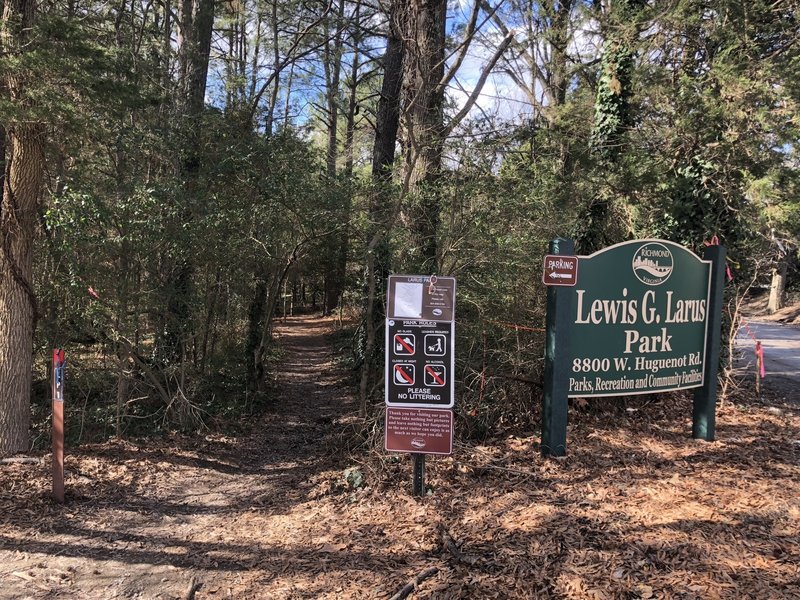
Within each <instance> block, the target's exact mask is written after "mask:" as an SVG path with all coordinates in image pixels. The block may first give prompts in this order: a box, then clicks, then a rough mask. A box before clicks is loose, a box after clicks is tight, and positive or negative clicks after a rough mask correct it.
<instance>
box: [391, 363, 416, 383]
mask: <svg viewBox="0 0 800 600" xmlns="http://www.w3.org/2000/svg"><path fill="white" fill-rule="evenodd" d="M394 382H395V383H396V384H397V385H414V365H409V364H397V365H395V366H394Z"/></svg>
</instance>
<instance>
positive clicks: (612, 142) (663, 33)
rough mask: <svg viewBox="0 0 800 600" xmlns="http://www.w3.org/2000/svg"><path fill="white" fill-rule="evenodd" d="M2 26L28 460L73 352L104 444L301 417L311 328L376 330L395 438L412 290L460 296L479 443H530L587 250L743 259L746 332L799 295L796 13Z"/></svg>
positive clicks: (4, 240) (695, 8)
mask: <svg viewBox="0 0 800 600" xmlns="http://www.w3.org/2000/svg"><path fill="white" fill-rule="evenodd" d="M0 12H2V23H0V165H1V166H2V170H1V171H0V182H2V204H0V207H1V209H0V456H7V455H10V454H13V453H15V452H18V451H24V450H27V449H28V448H29V447H30V444H31V439H30V437H29V433H28V432H29V429H30V426H31V424H32V425H33V426H34V427H36V428H41V427H42V426H43V423H44V421H45V419H46V417H47V415H48V414H49V394H48V391H47V384H46V378H47V371H46V361H47V358H48V353H49V349H50V348H52V347H63V348H66V350H67V356H68V364H69V378H70V383H69V386H70V398H71V399H72V402H71V404H70V407H69V410H71V411H73V413H74V414H75V415H76V416H77V417H78V418H76V419H74V420H73V421H72V422H73V423H76V425H74V426H71V427H72V429H71V430H70V435H71V436H72V437H73V438H74V439H80V438H82V437H85V438H86V439H88V438H89V437H91V436H97V437H104V436H105V437H109V436H113V435H115V436H119V437H123V436H126V435H135V434H137V433H139V432H142V431H157V430H160V429H173V428H183V429H186V430H195V429H197V428H198V427H201V426H203V425H206V426H212V425H213V423H214V422H215V420H217V419H225V418H228V417H241V416H243V415H248V414H251V413H252V412H253V411H254V410H256V409H257V408H258V407H259V406H260V405H261V404H262V403H264V402H266V401H268V400H269V399H270V366H271V363H272V362H273V361H274V359H275V353H276V352H277V351H278V350H277V348H276V346H275V344H274V343H273V337H272V329H273V324H274V323H275V320H276V319H278V318H280V317H281V316H282V315H284V314H287V313H288V312H291V311H302V310H319V311H324V312H325V313H328V314H332V313H333V314H337V311H341V313H342V314H343V315H347V317H348V318H352V320H353V321H354V322H355V323H356V327H355V329H354V331H352V332H350V333H349V334H348V335H347V336H346V345H347V346H348V349H349V351H348V356H350V360H351V364H350V366H351V367H352V370H353V385H354V386H358V387H359V390H360V394H361V397H360V412H361V416H362V417H369V416H370V415H372V414H373V413H374V412H375V411H374V410H373V408H374V406H375V405H376V402H377V404H381V403H382V396H381V389H380V386H381V383H382V374H381V370H380V364H381V361H380V356H379V354H380V351H381V346H382V341H381V340H382V329H381V327H382V316H381V315H382V310H383V306H382V302H383V295H384V293H385V292H384V282H385V278H386V276H387V274H388V273H403V272H409V273H410V272H415V273H427V274H430V273H437V274H446V275H452V276H455V277H457V278H458V282H459V302H458V316H457V317H458V324H457V327H458V332H459V338H458V339H459V348H458V355H457V357H458V360H457V369H458V372H457V374H456V379H457V382H458V391H457V397H458V402H457V407H456V410H457V415H458V417H457V418H458V419H459V427H458V430H459V431H460V432H462V433H463V434H465V435H482V434H484V433H485V432H487V431H489V430H490V429H491V428H492V427H494V426H495V425H496V424H497V423H498V421H499V420H501V419H503V420H504V421H505V422H511V423H514V422H527V421H528V420H530V419H532V418H534V417H533V416H532V415H531V411H532V407H535V406H536V404H537V402H538V399H539V394H540V381H541V368H542V361H541V356H542V343H543V335H542V333H541V332H540V331H539V330H538V329H539V328H541V327H542V324H543V322H544V290H543V287H542V285H541V283H540V279H541V272H540V268H541V257H542V255H543V254H544V253H545V249H546V246H547V243H548V241H549V240H550V239H552V238H554V237H556V236H569V237H572V238H574V239H575V240H576V242H577V245H578V248H579V249H580V251H581V252H582V253H589V252H592V251H594V250H596V249H598V248H600V247H603V246H605V245H608V244H612V243H615V242H619V241H623V240H626V239H631V238H634V237H660V238H665V239H669V240H673V241H676V242H679V243H681V244H684V245H686V246H688V247H689V248H692V249H694V250H699V249H701V248H702V247H703V244H704V242H707V241H710V240H711V239H712V237H713V236H717V237H718V239H719V240H720V241H721V242H722V243H723V244H725V245H726V246H727V248H728V255H729V266H730V269H731V276H732V281H731V282H730V283H729V286H728V293H729V295H730V299H731V303H730V305H729V309H728V331H730V330H731V329H732V328H734V329H735V326H736V314H735V306H736V302H735V301H736V299H737V298H738V297H739V296H740V295H741V294H742V293H743V292H744V290H745V289H747V288H749V287H751V286H760V287H768V286H770V285H772V286H773V292H774V302H772V304H773V307H774V308H777V307H778V305H779V304H780V301H781V298H782V296H783V293H784V289H786V288H787V286H788V287H791V286H792V285H797V270H796V269H797V249H798V237H800V200H799V198H800V196H798V193H799V192H800V187H799V186H798V183H799V181H798V173H799V172H800V171H798V169H799V168H800V155H799V154H798V150H799V149H798V145H797V141H798V133H800V112H798V101H800V46H798V39H800V19H799V18H798V3H797V2H796V1H795V0H771V1H767V0H753V1H751V2H746V3H733V2H725V1H722V0H669V1H666V2H646V1H644V0H641V1H640V0H603V1H591V2H589V1H583V0H567V1H555V0H553V1H549V0H548V1H530V2H523V1H521V0H505V1H494V0H462V1H461V2H449V3H448V2H446V0H386V1H383V2H381V1H379V0H374V1H373V0H329V1H326V0H230V1H228V0H225V1H214V0H181V1H180V2H171V0H132V1H131V2H127V1H126V0H121V1H119V2H109V3H98V2H94V1H93V0H48V1H44V0H41V1H39V2H36V1H35V0H0ZM726 360H727V358H726ZM31 419H32V421H31Z"/></svg>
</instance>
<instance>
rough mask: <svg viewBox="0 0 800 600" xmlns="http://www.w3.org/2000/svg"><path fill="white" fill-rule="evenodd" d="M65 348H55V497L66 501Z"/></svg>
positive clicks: (53, 393)
mask: <svg viewBox="0 0 800 600" xmlns="http://www.w3.org/2000/svg"><path fill="white" fill-rule="evenodd" d="M65 366H66V358H65V353H64V351H63V350H58V349H54V350H53V380H52V381H53V383H52V395H53V498H54V499H55V500H56V502H60V503H62V504H63V502H64V375H65Z"/></svg>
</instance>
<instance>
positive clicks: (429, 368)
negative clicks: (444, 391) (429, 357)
mask: <svg viewBox="0 0 800 600" xmlns="http://www.w3.org/2000/svg"><path fill="white" fill-rule="evenodd" d="M446 382H447V368H446V367H445V366H444V365H425V385H429V386H431V387H443V386H444V385H445V383H446Z"/></svg>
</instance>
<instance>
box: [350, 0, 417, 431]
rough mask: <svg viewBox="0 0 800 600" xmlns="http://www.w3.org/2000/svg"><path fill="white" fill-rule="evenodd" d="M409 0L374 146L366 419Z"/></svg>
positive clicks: (395, 22)
mask: <svg viewBox="0 0 800 600" xmlns="http://www.w3.org/2000/svg"><path fill="white" fill-rule="evenodd" d="M406 3H407V0H393V1H392V5H391V9H390V13H389V37H388V40H387V42H386V52H385V54H384V56H383V83H382V84H381V96H380V99H379V100H378V112H377V115H376V117H375V142H374V144H373V146H372V180H373V183H374V184H375V190H374V192H373V193H372V195H371V198H370V204H369V226H368V230H367V233H368V239H367V256H366V263H367V264H366V296H367V297H366V309H365V311H364V312H365V316H364V339H363V343H362V348H363V356H362V358H363V363H362V365H361V380H360V383H359V410H358V412H359V416H360V417H362V418H364V417H366V416H367V403H368V400H369V389H370V384H371V382H372V378H373V377H372V376H373V369H374V367H375V366H376V363H377V362H379V361H378V360H377V359H378V358H379V352H377V349H378V348H377V329H378V327H380V324H381V322H382V321H383V319H384V307H383V302H382V297H379V296H378V294H379V293H382V291H383V289H384V285H385V281H386V278H387V277H388V274H389V263H390V260H391V257H390V252H389V245H388V243H387V241H386V233H387V231H388V229H389V228H390V226H391V225H390V224H389V223H388V216H389V214H390V213H391V212H392V211H391V210H390V209H389V207H390V206H391V204H392V199H391V194H390V192H389V186H390V185H391V181H392V165H393V164H394V154H395V145H396V144H397V130H398V128H399V126H400V92H401V89H402V83H403V57H404V55H405V44H404V43H403V30H402V24H401V21H402V15H403V13H404V12H405V6H406Z"/></svg>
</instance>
